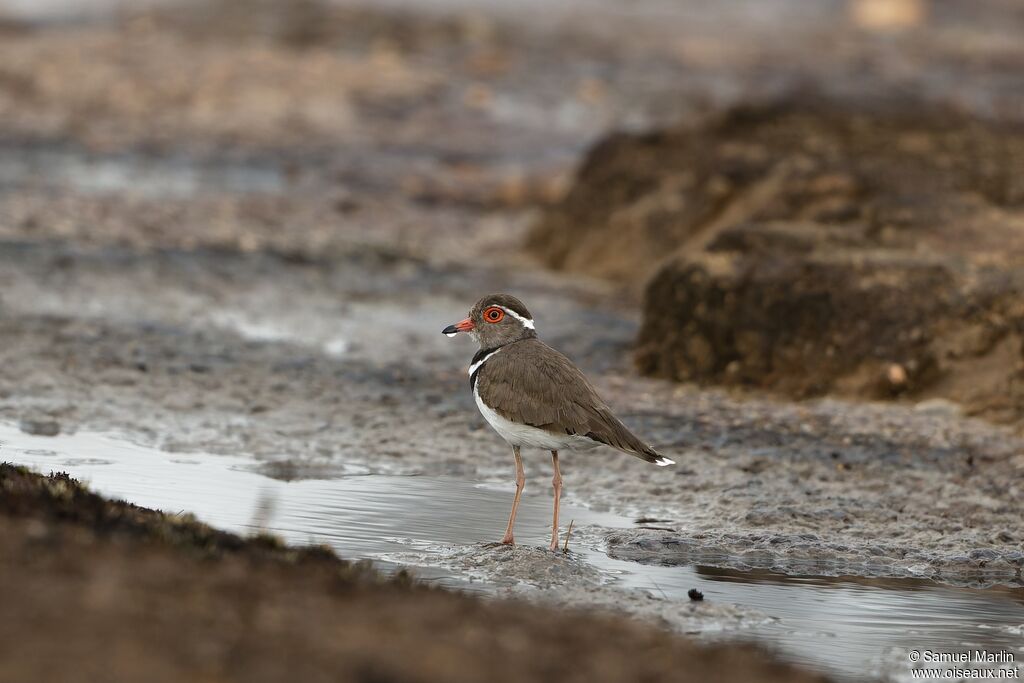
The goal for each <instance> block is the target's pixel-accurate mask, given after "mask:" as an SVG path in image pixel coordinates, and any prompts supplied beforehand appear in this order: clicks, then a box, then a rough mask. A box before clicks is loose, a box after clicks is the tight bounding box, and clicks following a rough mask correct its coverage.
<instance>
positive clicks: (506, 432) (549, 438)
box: [473, 388, 598, 451]
mask: <svg viewBox="0 0 1024 683" xmlns="http://www.w3.org/2000/svg"><path fill="white" fill-rule="evenodd" d="M473 398H475V399H476V407H477V408H479V409H480V414H481V415H483V416H484V419H485V420H487V424H489V425H491V428H493V429H494V431H496V432H498V435H499V436H500V437H501V438H503V439H505V441H507V442H508V444H509V445H510V446H523V447H526V448H541V449H543V450H546V451H564V450H574V451H583V450H587V449H590V448H594V447H595V446H597V445H598V443H597V442H596V441H593V440H592V439H588V438H587V437H585V436H579V435H576V434H554V433H552V432H549V431H547V430H545V429H538V428H537V427H531V426H530V425H523V424H516V423H515V422H512V421H511V420H506V419H505V418H503V417H502V416H501V415H498V413H496V412H494V411H493V410H491V409H490V408H488V407H487V406H486V405H484V402H483V401H482V400H480V394H478V393H477V391H476V389H475V388H474V389H473Z"/></svg>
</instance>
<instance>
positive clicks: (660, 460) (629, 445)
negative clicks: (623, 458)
mask: <svg viewBox="0 0 1024 683" xmlns="http://www.w3.org/2000/svg"><path fill="white" fill-rule="evenodd" d="M602 417H603V418H604V426H605V428H604V429H601V430H600V431H601V433H600V434H598V433H594V432H591V433H589V434H587V436H588V437H590V438H591V439H594V440H595V441H600V442H601V443H603V444H607V445H608V446H611V447H612V448H618V449H619V450H620V451H623V452H624V453H629V454H630V455H633V456H636V457H638V458H640V459H641V460H643V461H645V462H649V463H652V464H654V465H657V466H658V467H666V466H668V465H675V464H676V463H675V460H669V459H668V458H666V457H665V456H664V455H662V454H661V453H659V452H658V451H656V450H654V449H653V448H651V447H650V446H648V445H647V444H646V443H644V442H643V441H641V440H640V438H639V437H638V436H637V435H636V434H634V433H633V432H631V431H629V428H628V427H627V426H626V425H624V424H622V422H621V421H620V420H619V419H618V418H616V417H615V416H614V415H612V414H611V411H605V413H604V414H603V415H602Z"/></svg>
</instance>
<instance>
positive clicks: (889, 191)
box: [0, 0, 1024, 422]
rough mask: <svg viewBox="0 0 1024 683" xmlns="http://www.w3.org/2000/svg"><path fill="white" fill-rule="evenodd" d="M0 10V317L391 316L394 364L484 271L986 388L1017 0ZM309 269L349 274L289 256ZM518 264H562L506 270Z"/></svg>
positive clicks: (783, 372) (711, 336)
mask: <svg viewBox="0 0 1024 683" xmlns="http://www.w3.org/2000/svg"><path fill="white" fill-rule="evenodd" d="M0 17H2V19H0V21H2V31H3V40H2V41H0V51H2V53H3V54H2V57H3V58H2V60H0V63H2V65H3V66H2V68H0V112H2V115H0V122H2V123H0V145H2V153H0V236H2V238H3V240H4V242H3V254H2V256H0V257H2V259H3V270H2V271H0V273H2V276H3V278H4V282H3V294H2V296H3V305H4V310H5V311H6V316H7V318H8V320H9V321H10V316H17V315H20V314H24V315H38V314H41V313H50V314H56V315H62V316H71V317H73V318H75V319H100V320H105V321H108V322H109V321H111V320H115V319H117V320H121V321H130V322H132V323H133V324H134V323H139V322H153V323H156V322H161V323H168V324H172V325H185V326H186V327H191V328H197V327H199V328H205V327H213V328H216V329H226V330H229V331H232V332H234V333H237V334H241V335H242V336H243V337H249V338H257V339H266V338H270V339H284V340H288V341H291V342H294V343H296V344H299V345H307V346H312V347H315V348H319V349H324V350H326V351H327V352H328V353H335V354H342V353H343V354H347V357H348V358H366V357H373V356H374V355H375V354H376V355H377V356H378V359H379V357H381V356H383V357H393V356H394V354H395V352H396V350H395V349H394V348H390V347H389V348H386V350H385V349H383V348H382V346H381V343H380V340H381V339H382V338H385V339H392V340H397V339H400V338H401V339H403V341H401V342H400V343H399V344H397V346H399V347H403V348H404V347H406V346H407V345H408V344H414V345H415V346H416V347H417V348H419V349H420V352H421V353H422V354H423V355H422V358H424V359H425V360H427V361H429V360H430V359H431V358H433V357H434V356H435V355H436V354H439V353H440V354H442V357H447V356H444V355H443V354H444V353H445V352H444V351H443V350H441V349H440V348H439V345H438V344H436V343H434V341H435V340H432V339H430V338H429V337H428V336H426V335H427V333H428V332H433V328H434V327H437V321H438V320H446V319H447V318H450V317H451V314H452V313H454V312H456V311H458V310H461V309H464V308H466V307H467V305H468V304H469V303H471V302H472V301H474V300H475V299H476V298H477V295H478V294H480V293H482V292H485V291H489V290H493V289H496V288H498V289H500V288H501V287H507V286H511V285H515V286H516V287H517V288H519V290H520V293H523V288H525V291H526V294H527V295H529V294H530V287H532V288H534V289H539V290H541V291H540V292H538V294H537V296H540V297H545V296H550V297H551V298H553V299H554V301H553V302H552V308H551V309H550V310H551V312H550V313H548V314H547V315H546V316H545V318H547V319H548V320H551V321H552V323H553V325H554V332H555V333H556V334H558V333H560V332H561V327H559V321H560V320H569V318H566V316H572V315H574V314H573V313H572V311H575V310H577V308H578V305H579V304H580V303H585V302H587V301H589V302H590V303H594V301H595V299H594V298H593V297H598V298H601V299H602V302H601V304H600V306H599V308H601V309H602V310H606V311H607V310H611V309H616V314H617V315H618V316H619V317H624V318H625V319H627V320H632V321H636V320H638V319H642V322H643V327H642V329H641V330H640V332H639V336H638V337H637V338H636V341H637V345H636V346H637V348H636V355H635V358H634V360H635V361H636V363H637V367H638V368H639V370H640V371H641V372H643V373H645V374H652V375H658V376H663V377H669V378H672V379H676V380H683V381H692V380H696V381H699V382H703V383H717V384H726V385H733V386H746V387H757V388H769V389H774V390H781V391H782V392H784V393H787V394H789V395H793V396H797V397H804V396H813V395H820V394H823V393H829V392H832V393H837V394H840V395H854V396H858V397H869V398H893V397H908V396H909V397H912V398H914V399H915V400H929V399H942V400H949V401H953V402H955V403H956V404H957V405H958V406H960V407H962V408H966V410H967V411H968V412H970V413H971V414H982V415H984V416H986V417H990V418H992V419H995V420H997V421H1001V422H1015V421H1016V420H1017V419H1018V418H1019V417H1020V415H1021V411H1022V406H1024V403H1022V401H1024V393H1022V389H1021V381H1020V377H1021V363H1022V352H1021V348H1022V344H1021V339H1022V337H1021V323H1020V320H1021V311H1020V304H1019V303H1018V302H1017V301H1015V299H1016V298H1017V297H1016V294H1017V293H1018V292H1019V291H1020V290H1019V276H1018V274H1017V270H1018V268H1017V266H1018V265H1019V262H1020V255H1021V249H1022V246H1021V245H1022V241H1021V234H1022V233H1021V213H1020V207H1021V203H1022V202H1024V184H1022V183H1024V181H1022V180H1021V173H1020V171H1021V168H1022V151H1021V150H1022V142H1021V140H1022V139H1021V137H1020V133H1019V126H1020V124H1021V118H1022V116H1024V114H1022V111H1024V81H1022V79H1024V76H1022V69H1021V59H1022V56H1021V55H1022V51H1024V48H1022V47H1021V44H1020V40H1019V35H1020V29H1021V28H1022V25H1024V10H1022V8H1021V6H1020V4H1019V3H1016V2H1012V1H1010V0H984V1H982V2H974V3H969V4H967V3H961V2H955V1H944V0H828V1H822V2H815V3H805V2H790V1H786V0H778V1H774V0H773V1H771V2H745V1H737V2H728V3H719V4H718V5H716V7H715V8H714V9H713V10H712V9H708V8H707V6H706V4H705V3H699V2H693V3H691V2H685V1H676V2H669V1H667V0H642V1H639V2H630V3H622V2H615V1H612V0H585V1H574V2H570V3H560V4H559V5H558V6H557V7H550V6H548V5H547V4H546V3H540V2H537V3H527V4H522V3H517V4H516V6H515V7H514V8H512V7H510V6H508V5H507V3H499V2H486V1H479V2H470V1H469V0H466V1H462V2H460V1H452V2H445V1H437V2H420V3H417V2H399V1H394V2H387V3H372V4H371V3H358V2H330V1H327V0H297V1H296V2H271V1H269V0H266V1H264V0H252V1H243V0H216V1H215V2H201V3H199V2H197V3H188V2H156V1H154V2H144V3H139V2H132V3H118V2H114V1H103V2H100V1H98V0H97V1H95V2H60V1H57V0H48V1H47V2H34V1H33V2H27V1H26V2H19V1H14V0H8V1H7V2H4V3H2V5H0ZM576 169H579V173H578V174H576V173H575V171H576ZM84 249H88V250H89V252H88V253H89V257H88V258H86V257H85V256H84V255H83V254H84V253H85V252H83V251H82V250H84ZM154 253H156V254H162V256H154ZM171 253H174V254H176V255H177V256H176V257H175V259H176V260H174V265H173V266H170V265H168V264H167V263H166V260H167V259H168V258H170V256H168V254H171ZM186 253H191V254H196V255H197V256H196V258H195V259H194V260H193V261H192V262H189V263H186V261H184V260H182V259H183V258H184V257H183V256H182V255H183V254H186ZM246 254H249V255H259V256H261V257H264V260H263V261H261V262H260V263H261V265H260V266H259V267H258V268H257V267H256V266H254V265H253V263H255V261H253V260H251V259H249V260H243V261H242V262H239V261H238V260H237V259H238V257H239V256H240V255H246ZM218 255H220V256H218ZM268 259H269V260H268ZM222 261H223V262H224V263H225V264H228V263H230V264H233V265H230V266H229V265H223V266H222V265H221V262H222ZM158 264H159V267H158ZM343 264H344V267H342V265H343ZM314 265H315V266H317V267H319V268H320V270H317V269H316V268H313V269H312V270H313V271H315V272H318V273H320V274H323V273H324V270H323V269H324V268H331V269H340V270H344V271H345V275H341V276H338V275H337V274H336V273H335V275H334V276H332V277H348V279H349V281H347V282H345V283H338V282H328V283H323V282H321V283H320V285H315V284H310V282H308V281H307V279H305V278H306V276H307V275H308V273H309V272H310V268H305V269H304V268H301V267H299V266H314ZM168 268H170V269H171V270H168ZM222 268H228V269H229V270H230V269H232V268H234V269H236V270H237V269H239V268H241V269H242V271H244V272H234V273H232V274H231V275H230V276H228V275H226V274H225V273H224V272H222ZM175 269H176V270H175ZM552 270H554V271H561V272H563V273H569V274H571V277H568V278H562V279H561V280H559V284H557V285H553V284H551V282H548V283H547V284H542V281H543V278H544V277H545V276H544V272H545V271H546V272H551V271H552ZM172 271H173V272H172ZM357 271H358V272H357ZM398 273H400V275H398ZM695 278H696V279H695ZM328 279H329V278H328ZM697 280H699V282H698V281H697ZM457 283H462V286H459V285H458V284H457ZM648 285H650V287H649V288H647V287H648ZM645 288H647V289H645ZM563 289H565V290H566V291H568V290H579V291H578V292H577V293H576V294H574V295H572V296H567V295H565V294H564V293H563V291H562V290H563ZM588 296H589V297H591V298H590V299H589V300H588V299H587V297H588ZM371 299H372V300H374V304H375V305H374V306H369V305H367V306H366V307H362V308H361V307H360V306H359V301H362V302H368V301H369V300H371ZM357 300H358V301H357ZM542 300H543V299H542ZM559 302H560V303H561V304H563V305H564V306H565V307H566V308H567V309H569V310H568V311H563V310H562V309H560V308H558V304H559ZM383 311H400V312H401V313H400V314H396V315H390V314H383V313H382V312H383ZM641 312H642V314H641ZM435 313H437V316H436V317H435ZM577 321H578V319H577ZM8 324H12V323H10V322H9V323H8ZM118 324H120V323H118ZM573 324H574V323H572V322H570V323H568V324H567V325H566V329H567V330H569V329H572V328H573ZM624 324H626V325H629V324H631V323H629V322H626V323H624ZM567 334H568V331H567ZM630 337H631V335H630V334H622V335H618V336H616V339H615V340H613V341H615V343H618V344H619V347H620V348H619V350H620V351H622V352H623V354H625V355H628V354H629V353H631V352H632V351H631V347H632V343H633V341H634V340H633V339H631V338H630ZM578 346H579V347H580V348H578V349H576V350H577V351H578V352H579V353H581V354H584V355H587V354H588V353H590V352H594V353H597V351H596V350H595V349H592V348H584V347H586V346H587V345H586V344H582V343H580V344H578ZM140 353H142V352H141V351H140ZM610 358H611V356H609V359H605V360H606V361H607V362H611V360H610ZM598 360H599V359H596V358H595V360H594V362H595V363H597V362H598ZM951 409H952V408H951Z"/></svg>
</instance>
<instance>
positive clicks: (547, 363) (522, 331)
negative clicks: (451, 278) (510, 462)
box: [441, 294, 675, 550]
mask: <svg viewBox="0 0 1024 683" xmlns="http://www.w3.org/2000/svg"><path fill="white" fill-rule="evenodd" d="M441 332H442V334H446V335H448V336H449V337H453V336H455V335H456V334H458V333H459V332H466V333H468V334H469V335H470V336H471V337H473V338H474V339H475V340H476V341H477V343H478V344H479V345H480V350H479V351H477V352H476V355H475V356H473V360H472V361H471V362H470V365H469V386H470V388H471V389H472V391H473V398H474V399H476V405H477V407H478V408H479V409H480V413H481V414H482V415H483V416H484V419H485V420H487V422H488V423H489V424H490V425H491V427H493V428H494V431H496V432H497V433H498V435H499V436H501V438H503V439H504V440H505V441H507V442H508V444H509V445H510V446H512V454H513V455H514V456H515V459H516V494H515V497H514V498H513V499H512V513H511V514H510V515H509V518H508V527H507V528H506V529H505V536H504V537H503V538H502V539H501V542H502V543H507V544H514V543H515V539H514V538H513V528H514V526H515V522H516V510H517V509H518V507H519V498H520V496H521V495H522V493H523V487H524V486H525V485H526V473H525V472H524V471H523V459H522V457H521V456H520V449H521V448H523V447H527V448H542V449H544V450H548V451H551V464H552V466H553V467H554V470H555V474H554V477H553V478H552V480H551V484H552V486H553V487H554V490H555V506H554V513H553V515H552V520H551V550H555V549H557V548H558V504H559V502H560V499H561V497H562V474H561V472H560V471H559V469H558V452H559V451H562V450H566V449H569V450H574V451H581V450H587V449H590V448H594V447H595V446H598V445H600V444H605V445H607V446H612V447H613V448H617V449H619V450H620V451H623V452H625V453H629V454H630V455H634V456H636V457H638V458H640V459H641V460H645V461H646V462H649V463H653V464H655V465H661V466H665V465H673V464H675V463H674V462H673V461H671V460H669V459H668V458H666V457H664V456H663V455H661V454H660V453H658V452H657V451H655V450H654V449H653V448H651V447H650V446H648V445H647V444H646V443H644V442H643V441H641V440H640V439H639V438H638V437H637V436H636V435H635V434H633V432H631V431H629V429H628V428H627V427H626V425H624V424H622V422H620V421H619V419H618V418H617V417H615V415H614V414H612V411H611V408H609V407H608V404H607V403H605V402H604V401H603V400H602V399H601V397H600V396H598V395H597V391H596V390H595V389H594V387H593V386H592V385H591V384H590V382H589V381H587V378H586V377H585V376H584V375H583V373H582V372H581V371H580V369H579V368H577V367H576V366H575V365H574V364H573V362H572V361H570V360H569V359H568V358H566V357H565V356H563V355H562V354H561V353H559V352H558V351H556V350H554V349H553V348H551V347H550V346H548V345H547V344H545V343H544V342H542V341H541V340H540V339H538V338H537V330H536V328H535V326H534V324H533V316H532V315H530V312H529V311H528V310H526V306H524V305H523V302H522V301H520V300H519V299H517V298H516V297H514V296H511V295H509V294H491V295H488V296H485V297H484V298H482V299H480V301H478V302H477V303H476V305H475V306H473V309H472V310H471V311H470V312H469V317H468V318H466V319H465V320H463V321H461V322H458V323H455V324H454V325H449V326H448V327H446V328H444V329H443V330H441Z"/></svg>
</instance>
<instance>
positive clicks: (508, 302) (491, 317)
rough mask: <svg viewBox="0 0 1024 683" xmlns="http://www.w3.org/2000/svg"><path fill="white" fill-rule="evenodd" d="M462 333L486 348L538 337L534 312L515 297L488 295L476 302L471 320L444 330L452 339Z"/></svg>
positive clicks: (442, 331) (468, 318)
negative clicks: (532, 313) (534, 322)
mask: <svg viewBox="0 0 1024 683" xmlns="http://www.w3.org/2000/svg"><path fill="white" fill-rule="evenodd" d="M459 332H467V333H469V335H470V336H471V337H473V338H474V339H476V341H477V343H478V344H480V348H482V349H494V348H497V347H499V346H504V345H505V344H508V343H510V342H514V341H519V340H520V339H527V338H529V337H536V336H537V332H536V330H535V329H534V326H533V316H532V315H530V311H528V310H526V306H524V305H523V302H522V301H520V300H519V299H517V298H515V297H514V296H512V295H511V294H488V295H487V296H485V297H484V298H482V299H480V301H477V302H476V305H475V306H473V308H472V309H471V310H470V311H469V317H467V318H466V319H465V320H462V321H460V322H457V323H455V324H454V325H449V326H448V327H446V328H444V329H443V330H441V333H442V334H446V335H448V336H449V337H454V336H455V335H456V334H458V333H459Z"/></svg>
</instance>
